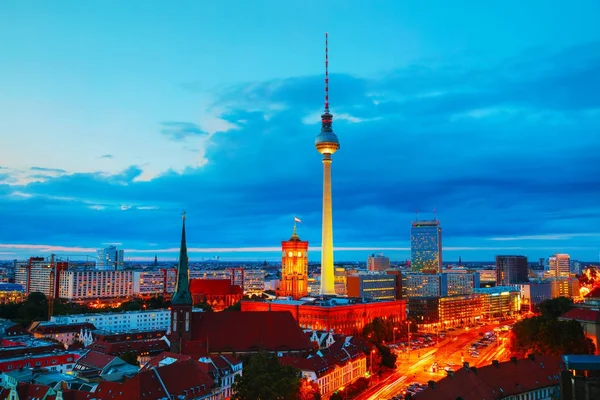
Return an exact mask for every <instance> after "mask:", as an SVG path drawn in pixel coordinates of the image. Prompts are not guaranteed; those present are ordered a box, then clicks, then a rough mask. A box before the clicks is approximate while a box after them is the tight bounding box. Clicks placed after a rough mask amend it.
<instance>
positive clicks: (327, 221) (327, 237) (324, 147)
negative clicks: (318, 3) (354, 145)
mask: <svg viewBox="0 0 600 400" xmlns="http://www.w3.org/2000/svg"><path fill="white" fill-rule="evenodd" d="M327 39H328V37H327V34H325V110H324V112H323V114H322V115H321V133H319V135H317V138H316V140H315V147H316V148H317V151H318V152H319V153H321V154H322V155H323V221H322V232H321V294H331V295H333V294H335V283H334V280H335V278H334V270H333V217H332V205H331V161H332V160H331V156H332V155H333V153H335V152H336V151H337V150H338V149H339V148H340V141H339V140H338V137H337V135H336V134H335V133H334V132H333V129H332V128H331V124H332V121H333V115H331V113H329V59H328V49H327Z"/></svg>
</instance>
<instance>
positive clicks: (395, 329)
mask: <svg viewBox="0 0 600 400" xmlns="http://www.w3.org/2000/svg"><path fill="white" fill-rule="evenodd" d="M397 330H398V327H397V326H395V327H394V331H393V335H394V344H396V331H397Z"/></svg>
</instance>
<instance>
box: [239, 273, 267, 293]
mask: <svg viewBox="0 0 600 400" xmlns="http://www.w3.org/2000/svg"><path fill="white" fill-rule="evenodd" d="M242 288H243V289H244V294H246V295H253V294H255V295H261V294H262V293H263V292H264V291H265V270H264V269H244V284H243V287H242Z"/></svg>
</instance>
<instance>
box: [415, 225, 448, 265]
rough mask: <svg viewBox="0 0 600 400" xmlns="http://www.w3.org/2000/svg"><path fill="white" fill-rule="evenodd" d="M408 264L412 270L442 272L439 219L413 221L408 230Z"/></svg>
mask: <svg viewBox="0 0 600 400" xmlns="http://www.w3.org/2000/svg"><path fill="white" fill-rule="evenodd" d="M410 265H411V268H412V271H413V272H425V273H441V272H442V227H441V226H440V221H438V220H433V221H415V222H413V223H412V228H411V230H410Z"/></svg>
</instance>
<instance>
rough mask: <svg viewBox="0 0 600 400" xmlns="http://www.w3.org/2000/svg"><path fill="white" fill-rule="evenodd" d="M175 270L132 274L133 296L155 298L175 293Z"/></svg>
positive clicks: (166, 269)
mask: <svg viewBox="0 0 600 400" xmlns="http://www.w3.org/2000/svg"><path fill="white" fill-rule="evenodd" d="M176 283H177V269H175V268H161V269H154V270H144V271H134V272H133V295H134V296H142V297H148V296H156V295H167V294H172V293H173V292H175V285H176Z"/></svg>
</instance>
